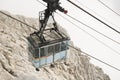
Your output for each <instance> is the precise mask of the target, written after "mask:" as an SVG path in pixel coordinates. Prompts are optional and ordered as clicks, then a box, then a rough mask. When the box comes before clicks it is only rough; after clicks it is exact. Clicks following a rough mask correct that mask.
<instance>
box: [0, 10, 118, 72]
mask: <svg viewBox="0 0 120 80" xmlns="http://www.w3.org/2000/svg"><path fill="white" fill-rule="evenodd" d="M0 12H1V13H2V11H0ZM5 15H6V14H5ZM7 15H8V14H7ZM8 17H10V18H13V19H14V20H17V21H18V22H20V23H22V24H25V25H27V26H29V27H31V28H33V26H30V25H28V24H27V23H24V22H22V21H20V20H18V19H16V18H14V17H12V16H10V15H8ZM33 29H34V30H37V29H36V28H33ZM49 36H50V35H49ZM51 37H52V36H51ZM68 46H70V47H71V48H73V49H76V50H78V51H80V50H79V49H77V48H75V47H73V46H71V45H68ZM80 52H81V53H83V54H85V55H87V56H89V57H91V58H93V59H95V60H97V61H99V62H101V63H103V64H105V65H107V66H109V67H111V68H113V69H115V70H117V71H120V69H118V68H116V67H114V66H112V65H110V64H108V63H106V62H104V61H102V60H100V59H98V58H96V57H94V56H91V55H89V54H87V53H85V52H83V51H80Z"/></svg>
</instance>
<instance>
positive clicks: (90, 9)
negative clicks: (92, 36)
mask: <svg viewBox="0 0 120 80" xmlns="http://www.w3.org/2000/svg"><path fill="white" fill-rule="evenodd" d="M76 1H77V2H78V3H79V4H80V5H82V6H83V7H85V8H86V9H88V10H90V11H92V12H93V13H95V14H96V15H98V16H99V17H101V18H103V19H104V20H105V21H107V22H109V23H110V24H112V25H114V26H115V27H117V28H119V29H120V27H118V26H117V25H115V24H113V23H112V22H110V21H109V20H107V19H106V18H104V17H102V16H101V15H99V14H98V13H96V12H95V11H93V10H92V9H90V8H88V7H87V6H85V5H83V4H82V3H81V2H80V1H79V0H76Z"/></svg>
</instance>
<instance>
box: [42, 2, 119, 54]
mask: <svg viewBox="0 0 120 80" xmlns="http://www.w3.org/2000/svg"><path fill="white" fill-rule="evenodd" d="M42 5H43V4H42ZM43 6H44V5H43ZM56 13H57V12H56ZM57 14H58V15H60V14H59V13H57ZM60 16H61V17H63V16H62V15H60ZM67 16H68V17H70V18H72V19H74V18H73V17H71V16H69V15H67ZM63 18H64V19H66V20H67V21H69V22H70V23H72V24H73V25H75V26H76V27H77V28H79V29H81V28H80V27H79V26H77V25H76V24H74V23H73V22H72V21H70V20H68V19H67V18H65V17H63ZM77 21H78V22H79V23H81V24H83V25H84V26H87V27H89V26H88V25H86V24H84V23H82V22H80V21H79V20H77ZM89 28H91V27H89ZM81 30H82V31H84V32H85V33H87V34H89V35H90V36H91V37H93V38H94V39H96V40H97V41H98V42H100V43H102V44H103V45H104V46H106V47H108V48H109V49H110V50H112V51H114V52H115V53H117V54H118V55H120V53H119V52H117V51H116V50H114V49H113V48H111V47H110V46H108V45H107V44H105V43H103V42H102V41H100V40H99V39H97V38H95V37H94V36H92V35H91V34H90V33H88V32H87V31H85V30H83V29H81ZM93 30H94V29H93ZM95 31H96V30H95ZM117 43H119V42H117ZM119 44H120V43H119Z"/></svg>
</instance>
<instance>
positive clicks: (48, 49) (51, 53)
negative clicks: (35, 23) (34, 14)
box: [27, 11, 70, 68]
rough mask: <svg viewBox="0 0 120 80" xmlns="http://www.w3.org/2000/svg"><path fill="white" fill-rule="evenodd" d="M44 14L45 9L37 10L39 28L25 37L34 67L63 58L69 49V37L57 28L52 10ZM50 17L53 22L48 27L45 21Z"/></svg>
mask: <svg viewBox="0 0 120 80" xmlns="http://www.w3.org/2000/svg"><path fill="white" fill-rule="evenodd" d="M45 14H46V12H45V11H41V12H39V23H40V29H39V31H38V32H34V33H32V34H30V36H29V37H28V38H27V39H28V41H29V43H30V44H29V50H30V52H31V54H32V63H33V65H34V66H35V67H36V68H40V67H42V66H43V65H46V64H50V63H53V62H55V61H58V60H62V59H65V58H66V55H67V51H68V49H69V47H68V44H69V40H70V39H69V37H68V36H66V35H65V34H63V33H62V32H60V30H59V29H58V27H57V24H56V22H55V19H54V16H53V12H49V13H47V16H46V15H45ZM50 17H51V18H52V19H53V21H54V23H51V24H49V25H51V27H49V28H48V27H47V22H48V21H49V18H50Z"/></svg>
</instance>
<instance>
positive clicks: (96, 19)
mask: <svg viewBox="0 0 120 80" xmlns="http://www.w3.org/2000/svg"><path fill="white" fill-rule="evenodd" d="M67 1H68V2H70V3H71V4H73V5H74V6H76V7H77V8H79V9H80V10H82V11H84V12H85V13H87V14H88V15H90V16H91V17H93V18H95V19H96V20H98V21H99V22H101V23H103V24H104V25H106V26H107V27H109V28H110V29H112V30H113V31H115V32H117V33H118V34H120V32H119V31H118V30H116V29H114V28H113V27H111V26H110V25H108V24H107V23H105V22H103V21H102V20H100V19H99V18H97V17H96V16H94V15H93V14H91V13H89V12H88V11H86V10H84V9H83V8H81V7H80V6H78V5H76V4H75V3H73V2H72V1H70V0H67Z"/></svg>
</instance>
